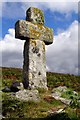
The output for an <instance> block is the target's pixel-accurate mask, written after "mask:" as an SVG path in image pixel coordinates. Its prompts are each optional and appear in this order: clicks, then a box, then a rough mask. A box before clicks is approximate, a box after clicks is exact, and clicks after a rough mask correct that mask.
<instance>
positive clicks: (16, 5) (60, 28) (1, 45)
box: [0, 0, 80, 75]
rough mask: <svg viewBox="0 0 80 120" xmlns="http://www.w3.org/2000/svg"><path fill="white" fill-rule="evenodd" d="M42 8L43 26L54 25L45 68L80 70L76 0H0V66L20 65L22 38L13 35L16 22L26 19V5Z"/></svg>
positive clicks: (21, 64)
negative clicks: (1, 0)
mask: <svg viewBox="0 0 80 120" xmlns="http://www.w3.org/2000/svg"><path fill="white" fill-rule="evenodd" d="M31 6H32V7H38V8H40V9H41V10H43V12H44V16H45V24H44V25H45V26H47V27H49V28H52V29H53V36H54V37H53V43H52V44H51V45H47V46H46V69H47V71H50V72H56V73H64V74H67V73H68V74H75V75H78V74H80V69H79V66H80V64H79V52H78V51H79V48H78V27H79V26H80V25H79V22H80V21H79V17H78V13H79V9H78V8H79V7H78V6H79V3H78V0H61V1H59V0H54V1H52V0H51V2H50V0H42V1H41V0H38V2H37V0H14V2H13V1H12V0H3V2H1V3H0V21H2V22H0V28H1V32H0V57H1V58H2V59H0V66H3V67H18V68H22V66H23V49H24V42H25V41H21V40H19V39H16V38H15V23H16V22H17V21H18V20H22V19H23V20H25V19H26V10H27V9H28V8H29V7H31Z"/></svg>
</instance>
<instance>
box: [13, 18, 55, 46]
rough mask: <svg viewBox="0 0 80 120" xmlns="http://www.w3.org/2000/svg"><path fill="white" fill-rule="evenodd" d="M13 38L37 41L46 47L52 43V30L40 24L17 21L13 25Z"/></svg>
mask: <svg viewBox="0 0 80 120" xmlns="http://www.w3.org/2000/svg"><path fill="white" fill-rule="evenodd" d="M15 37H16V38H19V39H22V40H27V38H30V39H31V38H32V39H35V40H37V39H38V40H41V41H44V42H45V44H47V45H48V44H51V43H52V42H53V30H52V29H51V28H48V27H45V26H43V25H40V24H33V23H31V22H28V21H25V20H19V21H17V22H16V25H15Z"/></svg>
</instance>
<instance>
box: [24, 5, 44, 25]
mask: <svg viewBox="0 0 80 120" xmlns="http://www.w3.org/2000/svg"><path fill="white" fill-rule="evenodd" d="M26 20H27V21H30V22H31V23H34V24H35V23H36V24H44V14H43V12H42V10H40V9H38V8H34V7H30V8H29V9H28V10H27V11H26Z"/></svg>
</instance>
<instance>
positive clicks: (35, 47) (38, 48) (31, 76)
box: [23, 39, 47, 89]
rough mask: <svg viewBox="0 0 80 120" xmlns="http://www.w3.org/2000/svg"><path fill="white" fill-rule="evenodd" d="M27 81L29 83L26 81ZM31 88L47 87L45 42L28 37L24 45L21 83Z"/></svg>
mask: <svg viewBox="0 0 80 120" xmlns="http://www.w3.org/2000/svg"><path fill="white" fill-rule="evenodd" d="M28 81H29V83H28ZM27 83H28V86H29V87H31V88H44V89H47V80H46V58H45V44H44V42H43V41H40V40H33V39H30V40H28V41H26V42H25V45H24V63H23V84H24V88H27V87H28V86H25V84H27Z"/></svg>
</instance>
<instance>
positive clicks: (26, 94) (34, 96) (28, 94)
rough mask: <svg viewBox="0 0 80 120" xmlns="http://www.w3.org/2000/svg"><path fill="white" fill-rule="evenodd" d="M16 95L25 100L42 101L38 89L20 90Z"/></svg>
mask: <svg viewBox="0 0 80 120" xmlns="http://www.w3.org/2000/svg"><path fill="white" fill-rule="evenodd" d="M16 97H17V98H18V99H20V100H24V101H35V102H36V101H37V102H39V101H40V96H39V92H38V90H20V91H19V92H17V93H16Z"/></svg>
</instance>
